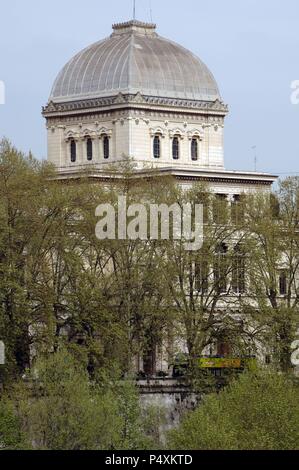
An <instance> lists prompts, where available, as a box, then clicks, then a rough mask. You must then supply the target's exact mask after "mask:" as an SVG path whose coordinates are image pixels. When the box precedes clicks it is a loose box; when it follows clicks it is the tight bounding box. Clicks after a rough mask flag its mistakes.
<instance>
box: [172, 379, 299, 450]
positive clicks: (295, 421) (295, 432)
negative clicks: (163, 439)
mask: <svg viewBox="0 0 299 470" xmlns="http://www.w3.org/2000/svg"><path fill="white" fill-rule="evenodd" d="M169 446H170V447H171V448H173V449H183V450H294V449H299V387H298V385H296V384H295V383H294V381H293V380H292V379H290V378H289V377H287V376H285V375H279V374H277V373H274V372H265V371H255V372H247V373H245V374H244V375H242V376H241V377H240V378H239V379H236V380H235V381H234V382H233V383H232V384H231V385H230V386H228V387H227V388H226V389H225V390H224V391H222V392H221V393H219V394H218V395H217V394H213V395H210V396H207V397H206V398H205V399H204V401H203V403H202V404H201V405H200V406H199V407H198V408H197V409H196V410H195V411H194V412H192V413H190V414H189V415H187V416H186V417H185V419H184V420H183V421H182V424H181V425H180V427H179V428H178V429H177V430H174V431H172V432H170V434H169Z"/></svg>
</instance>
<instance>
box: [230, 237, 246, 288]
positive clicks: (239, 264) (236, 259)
mask: <svg viewBox="0 0 299 470" xmlns="http://www.w3.org/2000/svg"><path fill="white" fill-rule="evenodd" d="M232 261H233V262H232V290H233V292H235V293H236V294H244V292H245V253H244V249H243V248H242V246H240V245H236V246H235V248H234V255H233V260H232Z"/></svg>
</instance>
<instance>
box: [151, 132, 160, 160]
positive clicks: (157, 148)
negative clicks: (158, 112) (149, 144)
mask: <svg viewBox="0 0 299 470" xmlns="http://www.w3.org/2000/svg"><path fill="white" fill-rule="evenodd" d="M153 145H154V150H153V151H154V158H160V157H161V140H160V136H159V135H155V137H154V144H153Z"/></svg>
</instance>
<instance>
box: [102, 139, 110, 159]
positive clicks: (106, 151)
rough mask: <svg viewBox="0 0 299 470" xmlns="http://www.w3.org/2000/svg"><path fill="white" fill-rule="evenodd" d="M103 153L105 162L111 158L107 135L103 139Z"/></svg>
mask: <svg viewBox="0 0 299 470" xmlns="http://www.w3.org/2000/svg"><path fill="white" fill-rule="evenodd" d="M103 151H104V158H105V160H108V158H109V157H110V143H109V137H108V136H107V135H105V136H104V138H103Z"/></svg>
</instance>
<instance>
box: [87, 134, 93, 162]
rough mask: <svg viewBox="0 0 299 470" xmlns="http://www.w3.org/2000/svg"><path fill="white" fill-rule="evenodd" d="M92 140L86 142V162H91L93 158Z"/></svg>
mask: <svg viewBox="0 0 299 470" xmlns="http://www.w3.org/2000/svg"><path fill="white" fill-rule="evenodd" d="M92 147H93V146H92V140H91V138H90V137H88V138H87V140H86V150H87V160H88V161H91V160H92V157H93V148H92Z"/></svg>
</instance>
